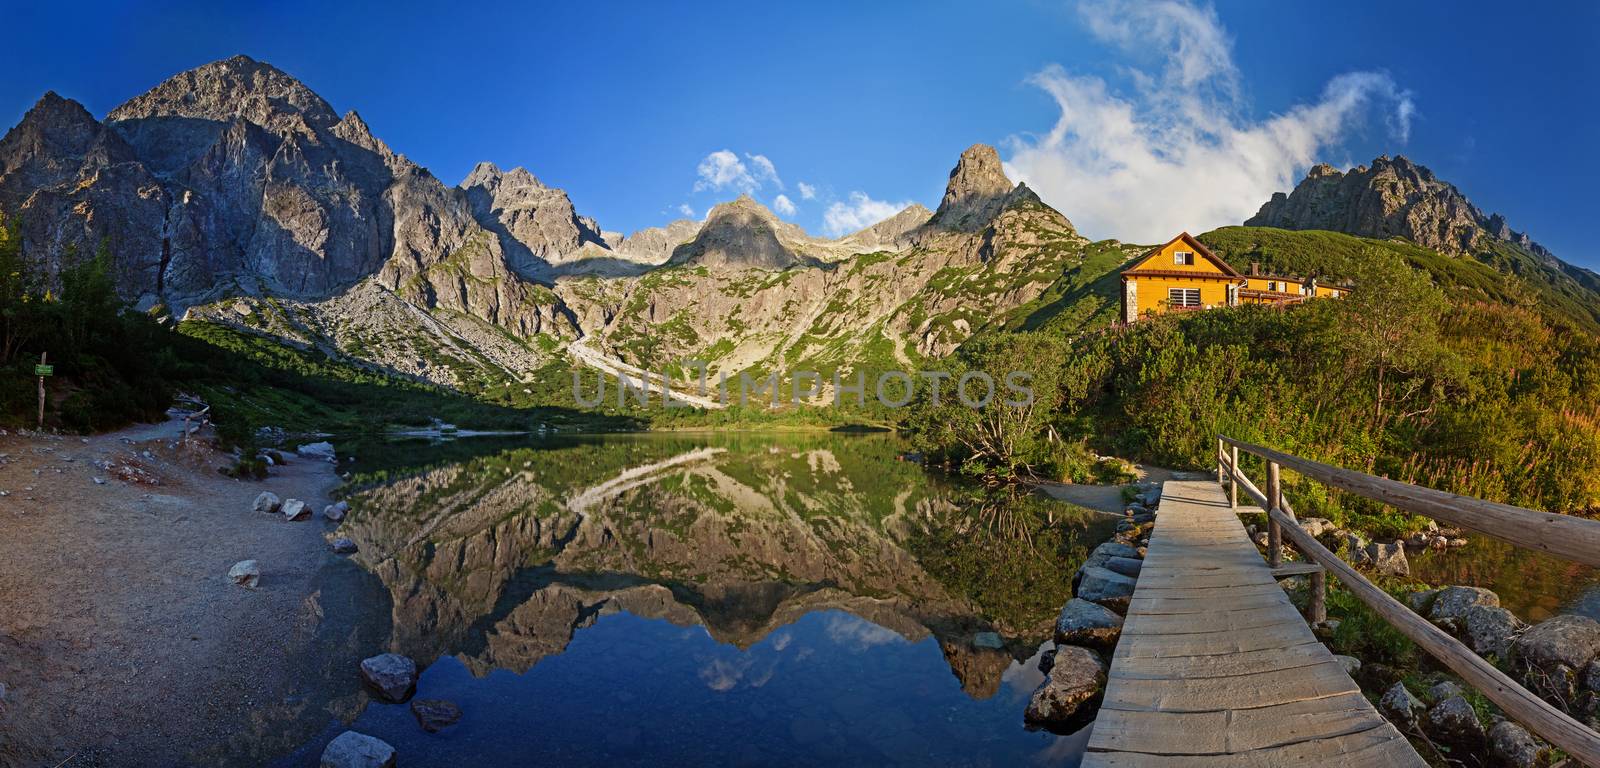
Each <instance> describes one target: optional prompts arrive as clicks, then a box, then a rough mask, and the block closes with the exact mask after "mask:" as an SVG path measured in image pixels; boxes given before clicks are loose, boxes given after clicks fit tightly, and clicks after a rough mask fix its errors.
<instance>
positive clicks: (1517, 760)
mask: <svg viewBox="0 0 1600 768" xmlns="http://www.w3.org/2000/svg"><path fill="white" fill-rule="evenodd" d="M1489 754H1490V755H1493V756H1494V757H1495V758H1497V759H1498V760H1499V761H1500V764H1502V765H1507V766H1511V767H1512V768H1539V766H1541V765H1545V764H1547V763H1548V761H1549V757H1550V748H1549V747H1547V746H1545V745H1544V744H1542V743H1540V742H1539V740H1538V739H1535V738H1533V734H1530V733H1528V731H1527V729H1526V728H1523V727H1522V726H1520V725H1517V724H1516V723H1513V722H1511V721H1510V720H1501V721H1500V722H1498V723H1496V724H1495V726H1494V727H1493V728H1490V729H1489Z"/></svg>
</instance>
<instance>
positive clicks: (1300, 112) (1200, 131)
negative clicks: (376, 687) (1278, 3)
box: [1006, 0, 1416, 243]
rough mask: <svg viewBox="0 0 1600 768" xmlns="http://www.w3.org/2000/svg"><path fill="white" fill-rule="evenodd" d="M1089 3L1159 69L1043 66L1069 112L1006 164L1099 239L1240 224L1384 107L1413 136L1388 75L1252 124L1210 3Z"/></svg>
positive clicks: (1409, 108) (1410, 107) (1396, 127)
mask: <svg viewBox="0 0 1600 768" xmlns="http://www.w3.org/2000/svg"><path fill="white" fill-rule="evenodd" d="M1080 10H1081V11H1082V13H1083V15H1084V18H1085V21H1086V23H1087V25H1088V27H1089V30H1090V31H1091V32H1092V33H1093V34H1094V35H1095V36H1097V37H1099V38H1101V39H1103V40H1106V41H1108V42H1111V43H1115V44H1117V45H1119V46H1121V47H1123V48H1124V49H1125V50H1127V51H1129V52H1130V53H1148V52H1151V51H1156V52H1161V56H1162V62H1161V65H1160V68H1159V71H1157V72H1154V73H1150V72H1145V71H1141V70H1136V69H1132V70H1128V72H1127V74H1128V76H1129V79H1130V80H1131V81H1132V93H1114V92H1113V91H1112V89H1111V87H1110V86H1108V85H1107V83H1106V82H1105V81H1104V80H1102V79H1100V78H1098V77H1092V76H1086V75H1074V74H1071V73H1068V72H1067V71H1066V70H1064V69H1062V68H1061V67H1059V66H1055V65H1052V66H1050V67H1047V68H1045V69H1044V70H1043V71H1041V72H1039V73H1037V74H1035V75H1034V76H1032V77H1031V78H1029V80H1028V82H1029V83H1031V84H1033V85H1035V86H1037V87H1039V88H1040V89H1042V90H1044V91H1045V92H1046V93H1048V94H1049V95H1050V96H1051V98H1053V99H1054V100H1055V102H1056V104H1057V106H1058V107H1060V109H1061V117H1060V118H1059V119H1058V120H1057V121H1056V124H1055V126H1054V127H1052V128H1051V130H1050V132H1049V133H1046V134H1044V135H1042V136H1037V135H1027V136H1013V137H1012V138H1011V139H1009V140H1008V142H1007V145H1008V148H1009V149H1010V150H1011V159H1010V161H1009V162H1007V163H1006V171H1007V173H1008V174H1009V175H1010V176H1011V177H1012V178H1013V179H1017V180H1020V181H1025V182H1027V184H1028V186H1030V187H1032V188H1033V189H1034V190H1035V191H1037V192H1038V193H1039V195H1040V196H1041V197H1043V198H1044V200H1045V201H1046V202H1048V203H1050V204H1051V205H1052V206H1054V207H1056V208H1058V209H1060V210H1061V212H1062V213H1065V214H1066V215H1067V217H1068V218H1070V219H1072V221H1073V222H1074V223H1075V224H1077V225H1078V227H1079V228H1080V229H1081V230H1083V231H1084V233H1085V234H1087V235H1089V236H1091V237H1117V238H1121V239H1124V240H1130V241H1134V242H1147V243H1153V242H1162V241H1165V240H1167V239H1168V238H1170V237H1172V235H1174V234H1176V233H1177V232H1179V231H1181V230H1189V231H1191V232H1200V231H1204V230H1207V229H1211V228H1213V227H1217V226H1221V225H1225V224H1238V223H1239V222H1241V221H1243V220H1244V219H1246V218H1249V217H1250V216H1251V215H1253V214H1254V213H1255V212H1256V210H1257V209H1258V208H1259V207H1260V205H1261V204H1262V203H1264V202H1266V201H1267V199H1268V198H1269V197H1271V195H1272V193H1273V192H1278V191H1283V190H1288V189H1290V188H1291V187H1293V185H1294V183H1295V182H1296V181H1297V180H1298V177H1299V175H1300V174H1301V173H1303V171H1304V169H1305V168H1306V167H1308V166H1310V165H1311V164H1312V163H1314V162H1316V161H1317V160H1319V159H1321V158H1319V154H1321V153H1324V152H1326V151H1328V150H1329V148H1331V147H1333V146H1334V145H1335V144H1336V143H1337V142H1338V141H1339V140H1340V139H1342V138H1343V137H1344V136H1346V135H1347V134H1348V133H1349V132H1350V130H1351V129H1352V128H1355V127H1357V126H1359V125H1360V124H1361V123H1362V122H1363V121H1364V120H1366V119H1367V118H1368V116H1369V115H1370V113H1371V112H1372V111H1373V110H1374V109H1383V110H1384V113H1385V115H1384V117H1385V123H1386V124H1387V126H1388V127H1389V129H1390V131H1391V132H1392V133H1393V134H1394V135H1395V136H1396V137H1397V138H1398V139H1399V140H1400V141H1404V140H1405V139H1406V137H1407V136H1408V135H1409V132H1410V123H1411V119H1412V118H1413V117H1414V116H1415V114H1416V107H1415V104H1413V103H1412V101H1411V94H1410V92H1408V91H1405V90H1402V89H1401V88H1400V87H1399V86H1397V85H1396V84H1395V82H1394V80H1393V79H1391V78H1390V77H1389V76H1388V75H1387V74H1384V73H1380V72H1351V73H1347V74H1343V75H1340V76H1338V77H1335V78H1334V79H1333V80H1332V81H1330V82H1329V83H1328V84H1327V86H1326V87H1325V88H1324V89H1323V92H1322V94H1321V95H1320V96H1319V97H1318V99H1317V100H1316V101H1315V102H1313V103H1310V104H1301V105H1297V106H1294V107H1292V108H1290V109H1289V110H1287V111H1286V112H1284V113H1282V114H1279V115H1274V116H1272V117H1270V118H1267V119H1265V120H1259V121H1253V120H1251V119H1249V118H1247V117H1245V114H1246V110H1245V108H1244V104H1243V102H1242V99H1241V97H1240V95H1239V94H1240V87H1239V71H1238V69H1237V68H1236V67H1235V66H1234V63H1233V58H1232V51H1231V48H1232V41H1231V40H1230V39H1229V38H1228V35H1227V33H1226V31H1225V30H1224V29H1223V27H1222V25H1221V22H1220V21H1219V20H1218V18H1217V15H1216V12H1215V11H1214V10H1212V9H1211V8H1209V7H1198V6H1195V5H1191V4H1189V3H1187V2H1180V1H1178V0H1165V1H1164V2H1159V3H1150V4H1141V3H1131V2H1121V1H1120V0H1110V1H1109V2H1096V3H1091V4H1086V5H1085V6H1082V7H1081V9H1080Z"/></svg>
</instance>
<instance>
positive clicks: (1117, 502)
mask: <svg viewBox="0 0 1600 768" xmlns="http://www.w3.org/2000/svg"><path fill="white" fill-rule="evenodd" d="M1138 470H1139V480H1138V482H1141V483H1157V484H1160V483H1164V482H1166V481H1167V480H1170V479H1172V476H1173V475H1174V474H1176V473H1174V472H1173V471H1172V470H1170V469H1165V468H1162V467H1155V466H1147V465H1144V464H1140V465H1138ZM1036 486H1037V487H1038V489H1039V490H1040V491H1041V492H1042V493H1044V494H1045V495H1046V496H1049V497H1050V498H1052V499H1055V500H1057V501H1065V502H1067V503H1069V504H1076V505H1078V506H1080V507H1087V508H1089V509H1093V510H1095V511H1098V512H1105V513H1108V514H1112V515H1120V514H1122V510H1123V509H1126V508H1127V506H1128V505H1127V503H1126V502H1124V501H1123V500H1122V489H1123V488H1125V487H1127V486H1123V485H1079V484H1077V483H1056V482H1051V481H1048V480H1047V481H1043V482H1040V483H1036Z"/></svg>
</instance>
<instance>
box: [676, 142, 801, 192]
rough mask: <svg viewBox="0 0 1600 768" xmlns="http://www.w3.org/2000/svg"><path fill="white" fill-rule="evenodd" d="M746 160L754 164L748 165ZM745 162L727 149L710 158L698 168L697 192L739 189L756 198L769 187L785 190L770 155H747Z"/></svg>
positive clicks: (720, 150)
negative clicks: (755, 194)
mask: <svg viewBox="0 0 1600 768" xmlns="http://www.w3.org/2000/svg"><path fill="white" fill-rule="evenodd" d="M745 160H749V161H750V162H749V163H746V162H745ZM745 160H740V159H739V156H738V155H737V154H735V153H734V152H732V151H731V150H727V149H719V150H717V151H715V152H712V153H711V154H709V155H706V156H705V158H703V159H702V160H701V161H700V165H698V166H697V167H696V168H695V172H696V173H697V174H698V175H699V177H700V178H699V180H698V181H696V182H695V183H694V191H696V192H703V191H705V190H708V189H712V190H719V191H720V190H724V189H736V190H739V191H740V192H743V193H745V194H753V193H755V191H756V190H758V189H761V188H762V187H764V186H766V185H768V184H771V185H772V186H774V187H777V188H778V189H783V180H782V179H780V178H778V169H777V167H776V166H774V165H773V164H772V161H771V160H768V159H767V156H766V155H752V154H746V155H745Z"/></svg>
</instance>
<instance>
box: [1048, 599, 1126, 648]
mask: <svg viewBox="0 0 1600 768" xmlns="http://www.w3.org/2000/svg"><path fill="white" fill-rule="evenodd" d="M1121 635H1122V617H1121V616H1118V615H1117V614H1116V613H1115V612H1114V611H1112V610H1111V609H1109V608H1106V607H1105V606H1102V605H1099V604H1096V603H1091V602H1089V601H1088V600H1084V599H1082V598H1078V597H1074V598H1072V599H1071V600H1068V601H1067V604H1066V605H1064V606H1062V608H1061V616H1060V617H1059V618H1057V619H1056V643H1057V644H1059V645H1085V646H1089V647H1091V648H1100V649H1110V648H1112V647H1115V646H1116V644H1117V638H1118V637H1120V636H1121Z"/></svg>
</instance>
